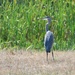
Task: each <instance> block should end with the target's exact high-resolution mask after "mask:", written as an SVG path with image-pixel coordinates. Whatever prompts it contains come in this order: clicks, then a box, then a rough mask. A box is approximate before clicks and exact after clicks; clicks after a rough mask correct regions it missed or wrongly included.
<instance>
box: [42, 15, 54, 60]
mask: <svg viewBox="0 0 75 75" xmlns="http://www.w3.org/2000/svg"><path fill="white" fill-rule="evenodd" d="M43 20H47V23H46V26H45V29H46V34H45V38H44V47H45V49H46V60H47V61H48V53H50V52H51V48H52V46H53V42H54V35H53V32H52V31H50V30H49V24H50V23H51V18H50V17H49V16H46V17H44V18H43ZM52 58H53V60H54V53H53V50H52Z"/></svg>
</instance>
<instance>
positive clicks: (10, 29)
mask: <svg viewBox="0 0 75 75" xmlns="http://www.w3.org/2000/svg"><path fill="white" fill-rule="evenodd" d="M0 4H1V6H0V48H5V47H6V48H9V47H15V46H17V47H20V48H22V47H25V48H27V47H29V46H31V45H32V46H33V48H35V49H41V48H43V41H44V35H45V23H46V22H44V21H42V20H39V19H40V18H43V17H44V16H51V17H52V23H51V25H50V28H49V29H50V30H51V31H53V33H54V39H55V40H54V43H55V45H54V46H53V49H54V50H68V49H73V50H74V49H75V16H74V14H75V1H74V0H72V1H70V0H68V1H67V0H66V1H65V0H63V1H61V0H58V1H57V0H50V1H46V0H38V1H36V0H34V1H33V0H30V1H25V0H22V1H19V0H14V1H13V2H9V0H6V1H5V0H3V2H1V3H0ZM38 18H39V19H38Z"/></svg>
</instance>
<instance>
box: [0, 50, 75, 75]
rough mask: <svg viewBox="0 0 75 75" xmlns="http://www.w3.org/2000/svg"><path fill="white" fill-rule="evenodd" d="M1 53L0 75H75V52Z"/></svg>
mask: <svg viewBox="0 0 75 75" xmlns="http://www.w3.org/2000/svg"><path fill="white" fill-rule="evenodd" d="M54 55H55V60H54V61H53V60H52V56H51V53H50V54H49V63H47V61H46V56H45V52H34V51H33V52H30V51H23V50H20V51H0V75H75V51H67V52H64V51H62V52H57V51H55V52H54Z"/></svg>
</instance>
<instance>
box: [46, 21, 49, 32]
mask: <svg viewBox="0 0 75 75" xmlns="http://www.w3.org/2000/svg"><path fill="white" fill-rule="evenodd" d="M49 24H50V22H48V23H47V24H46V32H47V31H48V30H49V28H48V27H49Z"/></svg>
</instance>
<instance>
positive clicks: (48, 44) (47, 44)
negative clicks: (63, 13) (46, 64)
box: [44, 31, 54, 52]
mask: <svg viewBox="0 0 75 75" xmlns="http://www.w3.org/2000/svg"><path fill="white" fill-rule="evenodd" d="M53 38H54V37H53V33H52V32H51V31H47V32H46V34H45V39H44V46H45V49H46V52H51V48H52V45H53Z"/></svg>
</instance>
